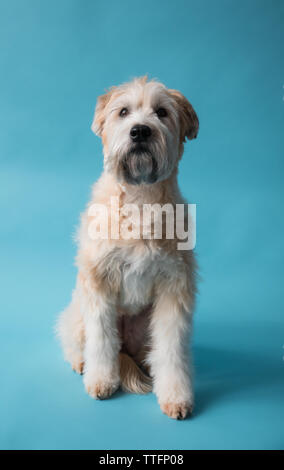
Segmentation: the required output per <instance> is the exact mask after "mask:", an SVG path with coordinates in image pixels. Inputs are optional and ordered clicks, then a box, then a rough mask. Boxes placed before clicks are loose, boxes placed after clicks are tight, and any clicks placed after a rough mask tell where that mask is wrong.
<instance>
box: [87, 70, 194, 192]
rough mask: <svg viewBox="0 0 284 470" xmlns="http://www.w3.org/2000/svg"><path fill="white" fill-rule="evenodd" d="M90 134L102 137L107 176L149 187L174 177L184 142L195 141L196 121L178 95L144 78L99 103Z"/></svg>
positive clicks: (114, 90) (109, 94)
mask: <svg viewBox="0 0 284 470" xmlns="http://www.w3.org/2000/svg"><path fill="white" fill-rule="evenodd" d="M92 130H93V131H94V132H95V134H97V135H99V136H100V137H102V141H103V146H104V161H105V169H106V171H109V172H112V173H113V174H115V176H116V177H117V179H118V181H120V182H126V183H129V184H141V183H147V184H150V183H155V182H157V181H161V180H164V179H166V178H168V177H169V176H170V174H171V173H172V171H173V169H174V168H175V167H176V165H177V162H178V160H179V158H180V157H181V155H182V153H183V143H184V142H185V140H186V138H188V139H193V138H195V137H196V136H197V132H198V118H197V115H196V113H195V111H194V109H193V107H192V106H191V104H190V103H189V102H188V101H187V99H186V98H185V97H184V96H183V95H182V94H181V93H180V92H179V91H176V90H169V89H167V88H166V87H165V86H164V85H162V84H161V83H159V82H156V81H154V80H151V81H148V80H147V77H142V78H137V79H135V80H133V81H132V82H129V83H126V84H123V85H120V86H117V87H112V88H111V89H110V90H109V91H108V92H107V93H106V94H104V95H102V96H100V97H99V98H98V102H97V106H96V110H95V116H94V121H93V124H92Z"/></svg>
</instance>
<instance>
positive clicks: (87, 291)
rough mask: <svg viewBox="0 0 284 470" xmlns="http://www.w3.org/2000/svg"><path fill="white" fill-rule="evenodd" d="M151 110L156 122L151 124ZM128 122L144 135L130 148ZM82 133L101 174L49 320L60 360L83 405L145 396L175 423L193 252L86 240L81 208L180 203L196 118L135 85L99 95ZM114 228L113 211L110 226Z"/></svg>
mask: <svg viewBox="0 0 284 470" xmlns="http://www.w3.org/2000/svg"><path fill="white" fill-rule="evenodd" d="M160 108H163V109H165V110H166V115H165V116H161V117H159V111H158V110H159V109H160ZM122 109H126V110H127V112H124V113H125V114H126V115H124V116H122V115H121V110H122ZM137 124H140V125H141V124H143V125H147V126H148V127H149V128H150V129H151V132H152V133H151V136H150V138H149V139H147V142H146V143H145V144H143V146H139V147H138V146H135V145H133V142H131V139H130V130H131V129H132V127H133V126H135V125H137ZM92 130H93V131H94V132H95V133H96V134H97V135H99V136H100V137H101V138H102V141H103V146H104V172H103V174H102V176H101V178H100V179H99V181H98V182H97V183H96V184H95V185H94V187H93V192H92V197H91V201H90V203H89V205H88V207H87V209H86V211H85V212H84V213H83V214H82V218H81V226H80V230H79V233H78V245H79V247H78V255H77V266H78V277H77V284H76V288H75V290H74V292H73V296H72V301H71V303H70V305H69V306H68V307H67V309H66V310H65V311H64V312H63V313H62V314H61V315H60V317H59V320H58V333H59V336H60V339H61V342H62V347H63V351H64V355H65V359H66V360H67V361H69V362H70V364H71V366H72V368H73V369H74V370H75V371H76V372H78V373H83V374H84V377H83V380H84V385H85V388H86V390H87V392H88V393H89V395H90V396H91V397H93V398H99V399H103V398H108V397H109V396H110V395H111V394H112V393H114V392H115V391H116V390H117V388H118V387H119V386H120V385H121V386H122V388H124V389H125V390H127V391H132V392H134V393H147V392H149V391H150V390H151V388H153V391H154V393H155V394H156V395H157V398H158V401H159V404H160V407H161V409H162V411H163V412H164V413H166V414H167V415H168V416H170V417H171V418H176V419H183V418H185V416H186V415H187V414H188V413H191V411H192V407H193V390H192V377H191V375H192V374H191V369H192V367H191V364H190V354H189V352H188V351H187V345H188V339H189V333H190V331H191V324H192V313H193V308H194V297H195V292H196V287H195V283H196V281H195V277H196V276H195V272H196V265H195V260H194V254H193V252H192V251H179V250H178V249H177V242H178V240H177V238H176V237H174V238H173V239H166V238H165V236H164V232H163V237H162V238H161V239H153V238H152V239H151V238H150V237H149V239H145V238H144V239H143V238H142V237H141V238H139V239H134V238H131V237H130V238H129V239H125V238H123V237H121V236H119V234H118V236H113V233H111V234H110V236H109V237H108V239H96V240H94V239H92V238H91V237H90V236H89V232H88V228H89V226H90V223H91V222H92V221H94V219H95V217H98V216H95V215H92V212H91V211H89V209H90V207H91V205H92V204H94V203H100V204H104V206H105V207H107V208H108V209H109V210H111V198H113V197H116V198H117V200H118V201H119V202H118V204H119V207H122V206H123V205H125V204H131V203H135V204H136V205H137V206H138V207H142V205H143V204H156V203H158V204H161V205H164V204H172V205H173V206H174V207H175V205H176V204H182V203H184V200H183V199H182V197H181V194H180V192H179V189H178V184H177V166H178V162H179V159H180V158H181V156H182V153H183V145H184V142H185V139H186V138H188V139H192V138H195V137H196V135H197V132H198V118H197V116H196V114H195V112H194V110H193V108H192V106H191V104H190V103H189V102H188V101H187V99H186V98H185V97H184V96H183V95H182V94H181V93H180V92H178V91H176V90H169V89H167V88H166V87H165V86H164V85H162V84H161V83H159V82H157V81H153V80H152V81H148V80H147V78H146V77H142V78H139V79H135V80H133V81H132V82H130V83H126V84H123V85H121V86H118V87H113V88H111V89H110V90H109V91H108V92H107V93H106V94H104V95H103V96H100V97H99V99H98V102H97V106H96V110H95V116H94V121H93V124H92ZM137 217H138V216H137ZM96 223H97V219H96ZM124 223H125V215H124V214H123V212H122V211H121V213H120V216H119V227H120V228H121V227H122V226H123V224H124ZM133 224H134V225H135V220H133ZM143 229H144V230H145V231H146V232H147V231H148V232H151V231H152V226H150V227H143V224H142V226H141V228H140V230H141V232H142V231H143ZM116 235H117V234H116Z"/></svg>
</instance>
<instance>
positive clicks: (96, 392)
mask: <svg viewBox="0 0 284 470" xmlns="http://www.w3.org/2000/svg"><path fill="white" fill-rule="evenodd" d="M84 382H85V389H86V392H87V393H88V394H89V395H90V397H92V398H95V399H96V400H104V399H105V398H109V397H110V396H111V395H112V394H113V393H114V392H115V391H116V390H117V389H118V387H119V381H118V380H115V381H113V380H94V381H91V380H85V381H84Z"/></svg>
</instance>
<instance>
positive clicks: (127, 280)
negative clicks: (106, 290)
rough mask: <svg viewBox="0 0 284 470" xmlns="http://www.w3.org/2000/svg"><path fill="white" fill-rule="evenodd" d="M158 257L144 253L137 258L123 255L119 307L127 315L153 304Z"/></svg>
mask: <svg viewBox="0 0 284 470" xmlns="http://www.w3.org/2000/svg"><path fill="white" fill-rule="evenodd" d="M159 264H160V263H159V257H158V256H154V255H153V253H147V252H144V253H142V254H140V255H138V256H135V255H133V253H131V254H128V255H127V253H124V257H123V259H122V260H121V265H120V272H121V282H120V293H119V306H120V307H121V308H122V309H124V310H127V311H128V312H129V313H133V314H135V313H138V311H140V309H141V308H142V307H144V306H146V305H149V304H150V303H152V302H153V288H154V282H155V278H156V276H157V274H158V270H159Z"/></svg>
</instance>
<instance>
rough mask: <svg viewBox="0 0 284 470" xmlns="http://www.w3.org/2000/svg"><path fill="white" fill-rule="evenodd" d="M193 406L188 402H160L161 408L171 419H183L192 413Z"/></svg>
mask: <svg viewBox="0 0 284 470" xmlns="http://www.w3.org/2000/svg"><path fill="white" fill-rule="evenodd" d="M192 409H193V406H192V405H191V404H190V403H188V402H181V403H171V402H167V403H161V410H162V412H163V413H165V414H166V415H167V416H169V417H170V418H173V419H179V420H180V419H185V418H186V417H187V416H190V415H191V414H192Z"/></svg>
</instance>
